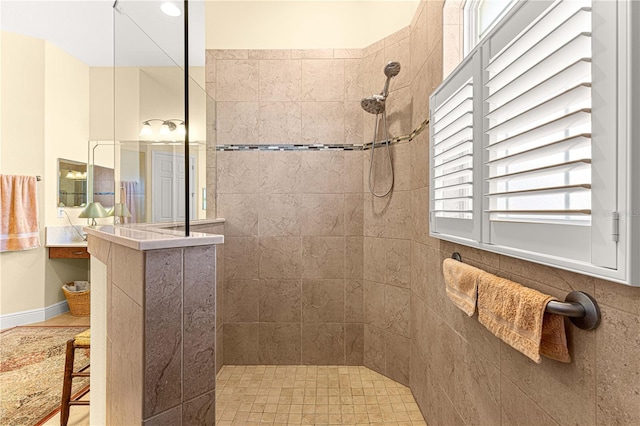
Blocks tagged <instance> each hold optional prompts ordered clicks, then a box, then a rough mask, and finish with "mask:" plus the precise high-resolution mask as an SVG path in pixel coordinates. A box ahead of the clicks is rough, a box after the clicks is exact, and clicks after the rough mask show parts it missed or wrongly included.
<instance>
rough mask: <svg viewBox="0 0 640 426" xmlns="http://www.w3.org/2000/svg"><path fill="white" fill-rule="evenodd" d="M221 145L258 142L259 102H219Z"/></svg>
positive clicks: (218, 129) (218, 127)
mask: <svg viewBox="0 0 640 426" xmlns="http://www.w3.org/2000/svg"><path fill="white" fill-rule="evenodd" d="M217 117H218V118H217V122H218V126H217V135H218V136H217V138H218V143H219V144H220V145H230V144H256V143H258V103H257V102H217Z"/></svg>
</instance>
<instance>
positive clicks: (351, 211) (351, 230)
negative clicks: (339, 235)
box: [344, 194, 364, 236]
mask: <svg viewBox="0 0 640 426" xmlns="http://www.w3.org/2000/svg"><path fill="white" fill-rule="evenodd" d="M344 222H345V225H344V231H345V235H354V236H355V235H362V232H363V230H364V197H363V195H362V194H345V195H344Z"/></svg>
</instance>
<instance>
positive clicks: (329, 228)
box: [300, 194, 346, 236]
mask: <svg viewBox="0 0 640 426" xmlns="http://www.w3.org/2000/svg"><path fill="white" fill-rule="evenodd" d="M345 208H346V205H345V200H344V195H342V194H302V201H301V210H300V222H301V230H302V235H315V236H332V235H333V236H342V235H345V226H344V222H345V215H346V212H345Z"/></svg>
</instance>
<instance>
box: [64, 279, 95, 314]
mask: <svg viewBox="0 0 640 426" xmlns="http://www.w3.org/2000/svg"><path fill="white" fill-rule="evenodd" d="M69 284H73V283H69ZM62 291H63V292H64V296H65V297H66V298H67V304H68V305H69V311H70V312H71V315H73V316H74V317H88V316H90V315H91V290H87V291H69V290H67V289H66V288H64V286H63V287H62Z"/></svg>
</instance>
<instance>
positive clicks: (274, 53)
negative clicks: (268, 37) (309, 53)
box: [249, 49, 291, 59]
mask: <svg viewBox="0 0 640 426" xmlns="http://www.w3.org/2000/svg"><path fill="white" fill-rule="evenodd" d="M249 59H291V50H288V49H258V50H254V49H251V50H249Z"/></svg>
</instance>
